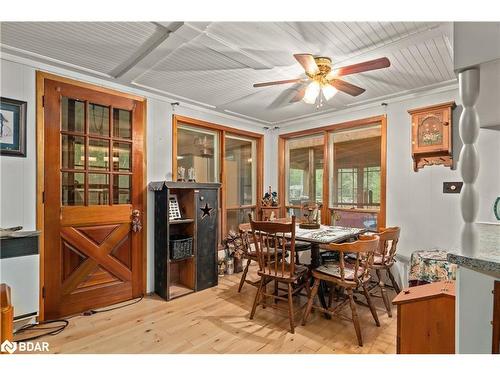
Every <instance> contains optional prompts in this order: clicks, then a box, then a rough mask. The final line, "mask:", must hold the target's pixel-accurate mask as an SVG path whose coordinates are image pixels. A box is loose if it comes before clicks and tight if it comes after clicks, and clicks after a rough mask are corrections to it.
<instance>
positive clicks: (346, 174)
mask: <svg viewBox="0 0 500 375" xmlns="http://www.w3.org/2000/svg"><path fill="white" fill-rule="evenodd" d="M329 146H330V152H329V154H330V158H331V163H330V170H331V175H332V176H333V181H332V183H331V185H330V207H332V208H334V207H344V208H345V207H347V208H360V209H368V208H378V207H379V206H380V186H381V180H380V165H381V127H380V125H379V124H373V125H371V126H363V127H360V128H353V129H347V130H341V131H333V132H331V133H330V142H329Z"/></svg>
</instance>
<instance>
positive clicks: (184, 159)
mask: <svg viewBox="0 0 500 375" xmlns="http://www.w3.org/2000/svg"><path fill="white" fill-rule="evenodd" d="M218 159H219V142H218V133H217V132H215V131H211V130H205V129H197V128H192V127H189V126H185V125H182V126H179V127H178V128H177V168H179V167H182V168H184V170H185V179H186V181H187V179H188V169H189V168H191V167H192V168H194V171H195V175H196V182H219V160H218ZM173 174H174V179H177V171H173Z"/></svg>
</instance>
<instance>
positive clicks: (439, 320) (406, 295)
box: [392, 281, 455, 354]
mask: <svg viewBox="0 0 500 375" xmlns="http://www.w3.org/2000/svg"><path fill="white" fill-rule="evenodd" d="M392 303H393V304H395V305H397V308H398V321H397V325H398V326H397V343H396V349H397V353H398V354H454V353H455V283H454V282H453V281H440V282H437V283H431V284H426V285H421V286H416V287H413V288H407V289H404V290H403V291H401V293H399V294H398V295H397V296H396V298H394V300H393V301H392Z"/></svg>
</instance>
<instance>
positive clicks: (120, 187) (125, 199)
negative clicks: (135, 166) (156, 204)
mask: <svg viewBox="0 0 500 375" xmlns="http://www.w3.org/2000/svg"><path fill="white" fill-rule="evenodd" d="M131 179H132V178H131V176H130V175H114V176H113V204H129V203H130V197H131V187H132V182H131Z"/></svg>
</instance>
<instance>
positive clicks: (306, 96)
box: [253, 53, 391, 107]
mask: <svg viewBox="0 0 500 375" xmlns="http://www.w3.org/2000/svg"><path fill="white" fill-rule="evenodd" d="M293 57H295V59H296V60H297V61H298V62H299V64H300V65H302V67H303V68H304V70H305V73H306V76H307V78H294V79H285V80H282V81H272V82H262V83H255V84H254V85H253V87H265V86H273V85H282V84H286V83H301V84H302V86H301V87H300V89H299V90H298V91H297V93H296V95H295V96H294V97H293V98H292V100H290V102H291V103H293V102H298V101H300V100H303V101H304V102H306V103H308V104H314V103H317V106H318V107H321V106H322V105H323V98H324V99H325V100H327V101H328V100H330V99H331V98H332V97H333V96H334V95H335V94H336V93H337V92H338V91H342V92H345V93H346V94H349V95H352V96H358V95H360V94H362V93H363V92H365V89H363V88H361V87H358V86H356V85H353V84H352V83H349V82H346V81H343V80H341V79H340V78H339V77H343V76H346V75H349V74H355V73H362V72H367V71H370V70H376V69H383V68H387V67H389V66H390V65H391V62H390V61H389V59H388V58H387V57H381V58H379V59H375V60H370V61H364V62H361V63H358V64H353V65H348V66H344V67H341V68H335V69H332V59H330V58H329V57H324V56H313V55H311V54H309V53H299V54H295V55H293ZM305 83H308V84H307V85H305Z"/></svg>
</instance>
